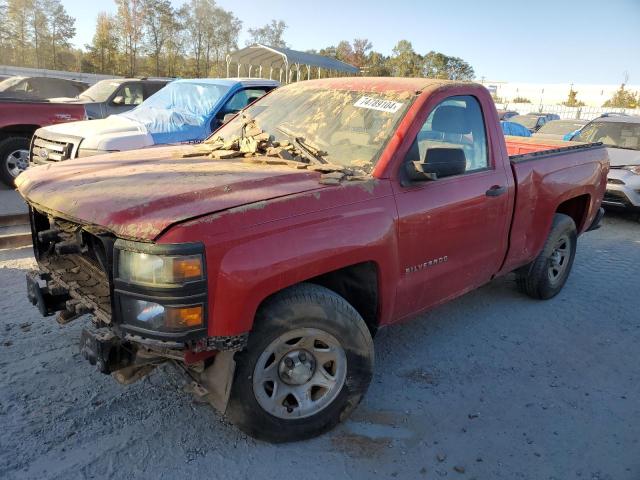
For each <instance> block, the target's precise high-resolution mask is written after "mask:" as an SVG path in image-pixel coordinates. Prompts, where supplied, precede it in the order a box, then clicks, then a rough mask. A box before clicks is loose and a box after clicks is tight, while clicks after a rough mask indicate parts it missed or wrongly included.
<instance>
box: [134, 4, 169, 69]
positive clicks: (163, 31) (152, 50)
mask: <svg viewBox="0 0 640 480" xmlns="http://www.w3.org/2000/svg"><path fill="white" fill-rule="evenodd" d="M142 8H143V10H144V20H143V28H144V33H145V34H146V42H145V43H146V46H147V51H148V52H149V55H150V56H151V58H152V59H153V60H154V63H155V75H156V76H157V77H159V76H160V57H161V56H162V53H163V51H164V48H165V44H166V43H167V39H168V38H169V35H170V34H171V33H172V32H173V31H174V29H173V23H174V22H175V20H174V17H175V11H174V9H173V7H172V6H171V2H170V1H169V0H143V2H142Z"/></svg>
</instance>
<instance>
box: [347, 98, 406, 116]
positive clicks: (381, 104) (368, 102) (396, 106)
mask: <svg viewBox="0 0 640 480" xmlns="http://www.w3.org/2000/svg"><path fill="white" fill-rule="evenodd" d="M353 106H354V107H360V108H369V109H371V110H380V111H381V112H390V113H396V112H397V111H398V110H400V107H402V103H399V102H393V101H391V100H381V99H379V98H371V97H360V98H359V99H358V101H357V102H356V103H354V104H353Z"/></svg>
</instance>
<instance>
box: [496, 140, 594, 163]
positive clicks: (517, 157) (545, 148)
mask: <svg viewBox="0 0 640 480" xmlns="http://www.w3.org/2000/svg"><path fill="white" fill-rule="evenodd" d="M504 139H505V143H506V144H507V153H508V154H509V160H511V161H512V162H514V161H515V162H520V161H523V160H527V159H533V158H539V155H540V154H548V153H551V152H552V151H553V153H559V152H565V151H566V152H568V151H571V150H575V149H579V148H591V147H594V146H597V145H600V144H599V143H583V142H567V141H563V140H549V139H544V138H540V139H538V138H536V137H514V136H510V135H506V136H505V137H504Z"/></svg>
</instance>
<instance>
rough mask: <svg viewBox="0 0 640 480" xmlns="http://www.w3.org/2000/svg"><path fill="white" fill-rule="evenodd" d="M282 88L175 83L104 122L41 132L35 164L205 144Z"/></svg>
mask: <svg viewBox="0 0 640 480" xmlns="http://www.w3.org/2000/svg"><path fill="white" fill-rule="evenodd" d="M278 85H279V83H278V82H276V81H275V80H264V79H213V78H204V79H190V80H175V81H173V82H171V83H169V84H168V85H167V86H166V87H164V88H163V89H161V90H159V91H158V92H157V93H155V94H154V95H152V96H151V97H149V98H148V99H147V100H145V101H144V102H143V103H142V104H140V105H138V106H137V107H136V108H134V109H133V110H130V111H128V112H125V113H120V114H117V115H111V116H109V117H107V118H104V119H101V120H90V121H84V122H74V123H70V124H68V125H54V126H51V127H45V128H41V129H38V130H37V131H36V132H35V135H34V137H33V143H32V147H31V155H30V161H31V163H32V164H42V163H50V162H60V161H62V160H67V159H69V158H75V157H86V156H89V155H98V154H101V153H109V152H119V151H122V150H133V149H135V148H144V147H150V146H152V145H160V144H165V143H185V142H193V143H195V142H200V141H202V140H204V139H205V138H206V137H208V136H209V134H211V132H213V131H214V130H216V129H217V128H218V127H220V126H221V125H222V123H223V119H224V116H225V115H228V114H230V113H237V112H238V111H240V110H242V109H243V108H244V107H246V106H247V105H249V104H250V103H252V102H253V101H255V100H257V99H258V98H260V97H262V96H263V95H264V94H265V93H267V92H268V91H270V90H272V89H274V88H276V87H277V86H278Z"/></svg>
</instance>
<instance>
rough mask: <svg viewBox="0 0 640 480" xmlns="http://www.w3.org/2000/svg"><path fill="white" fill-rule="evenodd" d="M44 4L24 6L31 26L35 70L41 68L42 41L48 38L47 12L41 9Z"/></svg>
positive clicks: (36, 3) (32, 3)
mask: <svg viewBox="0 0 640 480" xmlns="http://www.w3.org/2000/svg"><path fill="white" fill-rule="evenodd" d="M43 5H44V2H37V1H33V2H31V3H27V4H26V8H27V12H28V13H27V15H28V17H29V23H30V24H31V35H32V38H33V49H34V53H35V57H36V68H41V67H42V53H43V48H42V41H43V37H44V38H46V37H48V36H49V24H48V22H47V15H48V13H49V12H45V11H44V9H43V8H42V7H43Z"/></svg>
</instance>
